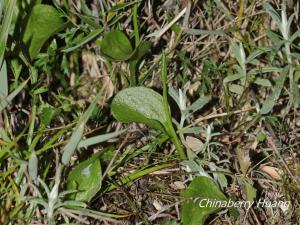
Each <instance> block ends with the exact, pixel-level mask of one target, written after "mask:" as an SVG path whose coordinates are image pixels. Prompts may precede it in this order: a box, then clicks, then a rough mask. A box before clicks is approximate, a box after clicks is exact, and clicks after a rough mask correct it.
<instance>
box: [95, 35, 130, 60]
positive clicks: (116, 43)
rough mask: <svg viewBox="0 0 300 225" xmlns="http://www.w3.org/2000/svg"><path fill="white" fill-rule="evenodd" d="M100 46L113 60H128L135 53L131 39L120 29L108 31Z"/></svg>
mask: <svg viewBox="0 0 300 225" xmlns="http://www.w3.org/2000/svg"><path fill="white" fill-rule="evenodd" d="M100 48H101V51H102V53H103V54H105V55H106V56H108V57H109V58H110V59H113V60H120V61H125V60H128V59H129V58H130V57H131V55H132V53H133V49H132V46H131V43H130V40H129V39H128V38H127V36H126V35H125V34H124V33H123V32H122V31H119V30H113V31H110V32H109V33H107V34H106V35H105V36H104V38H103V40H102V41H101V43H100Z"/></svg>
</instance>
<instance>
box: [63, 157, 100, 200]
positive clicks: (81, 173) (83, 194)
mask: <svg viewBox="0 0 300 225" xmlns="http://www.w3.org/2000/svg"><path fill="white" fill-rule="evenodd" d="M100 153H101V152H98V153H97V154H95V155H94V156H92V157H91V158H90V159H87V160H85V161H83V162H81V163H79V164H78V165H77V166H75V167H74V169H73V170H72V171H71V172H70V173H69V175H68V178H67V189H68V190H78V192H77V193H76V194H73V195H71V199H74V200H76V201H87V202H89V201H90V200H91V199H92V198H93V197H94V196H95V194H97V192H98V191H99V190H100V188H101V183H102V170H101V165H100V159H99V155H100Z"/></svg>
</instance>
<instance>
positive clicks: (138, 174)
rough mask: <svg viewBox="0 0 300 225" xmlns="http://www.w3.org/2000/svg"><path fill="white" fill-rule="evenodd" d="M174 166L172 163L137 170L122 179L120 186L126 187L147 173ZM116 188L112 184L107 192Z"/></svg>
mask: <svg viewBox="0 0 300 225" xmlns="http://www.w3.org/2000/svg"><path fill="white" fill-rule="evenodd" d="M172 166H174V164H173V163H167V164H162V165H158V166H153V167H150V168H147V169H144V170H139V171H135V172H133V173H132V174H130V175H128V176H127V177H124V178H123V179H121V181H120V185H126V184H129V183H130V182H132V181H134V180H136V179H138V178H140V177H142V176H145V175H147V174H149V173H153V172H155V171H158V170H161V169H165V168H168V167H172ZM117 187H118V185H115V184H112V185H111V186H109V187H108V189H107V192H109V191H112V190H114V189H116V188H117Z"/></svg>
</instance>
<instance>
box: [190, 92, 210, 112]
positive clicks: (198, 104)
mask: <svg viewBox="0 0 300 225" xmlns="http://www.w3.org/2000/svg"><path fill="white" fill-rule="evenodd" d="M209 99H210V98H209V97H205V96H204V97H200V98H198V99H197V100H196V101H195V102H193V104H192V105H191V106H189V107H188V108H187V112H188V113H189V114H192V113H194V112H196V111H197V110H199V109H202V108H203V107H204V106H205V105H206V104H207V103H208V102H209Z"/></svg>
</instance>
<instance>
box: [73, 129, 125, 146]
mask: <svg viewBox="0 0 300 225" xmlns="http://www.w3.org/2000/svg"><path fill="white" fill-rule="evenodd" d="M125 131H127V130H120V131H115V132H112V133H109V134H101V135H98V136H95V137H91V138H88V139H85V140H82V141H80V142H79V144H78V148H84V147H88V146H90V145H95V144H98V143H101V142H104V141H107V140H109V139H111V138H114V137H117V136H119V135H120V134H123V133H124V132H125Z"/></svg>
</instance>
